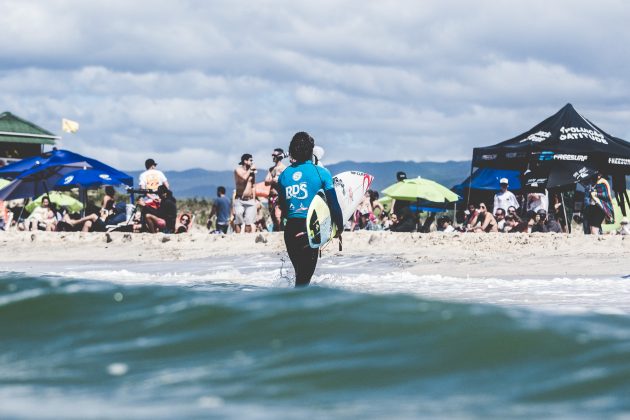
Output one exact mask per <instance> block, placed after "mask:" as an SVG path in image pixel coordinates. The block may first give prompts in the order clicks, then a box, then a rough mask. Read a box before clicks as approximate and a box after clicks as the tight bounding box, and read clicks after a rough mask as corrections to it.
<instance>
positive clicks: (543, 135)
mask: <svg viewBox="0 0 630 420" xmlns="http://www.w3.org/2000/svg"><path fill="white" fill-rule="evenodd" d="M549 137H551V133H550V132H549V131H539V132H537V133H534V134H530V135H529V136H527V137H526V138H524V139H523V140H521V141H519V143H524V142H526V141H531V142H533V143H540V142H543V141H545V140H547V139H548V138H549Z"/></svg>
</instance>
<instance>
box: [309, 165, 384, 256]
mask: <svg viewBox="0 0 630 420" xmlns="http://www.w3.org/2000/svg"><path fill="white" fill-rule="evenodd" d="M373 179H374V177H373V176H372V175H370V174H366V173H365V172H359V171H346V172H342V173H340V174H337V175H335V176H334V177H333V185H334V186H335V192H336V193H337V201H339V206H340V207H341V214H342V215H343V220H344V222H346V221H348V220H350V218H351V217H352V216H353V214H354V212H355V211H356V209H357V207H359V204H361V201H363V197H364V195H365V192H366V191H367V190H368V189H369V188H370V186H371V185H372V180H373ZM306 226H307V234H308V241H309V245H310V246H311V248H321V247H323V246H324V245H326V244H327V243H328V242H330V240H331V239H332V238H333V237H334V236H335V234H336V233H337V229H342V230H343V226H335V224H334V223H333V222H332V219H331V215H330V209H329V208H328V204H327V203H326V197H325V195H324V193H323V191H320V192H319V193H318V195H317V196H316V197H315V198H314V199H313V201H312V202H311V205H310V206H309V208H308V213H307V216H306Z"/></svg>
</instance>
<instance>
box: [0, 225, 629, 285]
mask: <svg viewBox="0 0 630 420" xmlns="http://www.w3.org/2000/svg"><path fill="white" fill-rule="evenodd" d="M338 249H339V248H338V243H337V241H334V242H333V243H331V244H329V246H328V247H327V248H326V249H324V251H323V255H324V256H326V257H331V256H332V257H334V258H335V259H337V258H338V259H340V260H342V259H343V258H348V257H352V256H359V255H360V256H363V257H366V256H367V257H369V260H370V261H375V262H379V263H390V264H392V265H394V266H395V267H396V268H397V269H398V270H401V269H402V270H404V271H408V272H410V273H413V274H419V275H422V274H442V275H450V276H456V277H466V276H474V277H493V276H501V277H506V276H560V277H561V276H569V277H576V276H578V277H579V276H587V277H591V278H592V277H597V276H625V275H628V274H630V269H629V268H628V261H627V258H628V255H630V238H628V237H624V236H616V235H603V236H592V235H582V234H573V235H566V234H441V233H431V234H421V233H392V232H368V231H362V232H355V233H352V234H349V233H348V234H346V235H344V237H343V250H342V251H341V252H339V250H338ZM0 253H1V255H2V256H3V258H2V259H3V260H4V261H5V262H7V263H11V264H16V263H19V264H22V263H24V265H25V266H26V265H28V264H29V263H42V262H48V261H50V262H78V261H80V262H83V263H89V262H107V261H119V262H133V261H143V262H159V261H181V260H193V259H203V258H212V257H213V256H238V255H242V256H243V258H247V259H249V260H251V259H252V258H253V259H255V258H256V257H257V256H261V255H264V256H266V257H269V256H273V255H277V256H278V258H282V257H283V256H286V252H285V250H284V240H283V236H282V234H280V233H262V234H242V235H210V234H206V233H202V232H193V233H191V234H187V235H163V234H156V235H151V234H125V233H107V234H106V233H46V232H5V233H2V234H1V235H0Z"/></svg>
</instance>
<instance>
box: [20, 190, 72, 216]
mask: <svg viewBox="0 0 630 420" xmlns="http://www.w3.org/2000/svg"><path fill="white" fill-rule="evenodd" d="M45 196H46V194H42V195H40V196H39V197H37V199H36V200H33V201H31V202H30V203H29V204H27V205H26V207H25V209H26V211H28V212H29V213H31V212H32V211H33V210H34V209H35V207H37V206H39V205H40V204H41V202H42V198H44V197H45ZM48 196H49V197H50V202H51V203H54V204H55V205H57V207H65V208H67V209H68V211H69V212H70V213H78V212H80V211H81V210H82V209H83V204H82V203H81V202H80V201H79V200H77V199H76V198H74V197H72V196H71V195H68V194H64V193H62V192H59V191H51V192H50V193H49V194H48Z"/></svg>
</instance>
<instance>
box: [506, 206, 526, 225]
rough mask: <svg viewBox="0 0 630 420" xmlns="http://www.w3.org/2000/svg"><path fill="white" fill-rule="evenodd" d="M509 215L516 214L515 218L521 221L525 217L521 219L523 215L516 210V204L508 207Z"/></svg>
mask: <svg viewBox="0 0 630 420" xmlns="http://www.w3.org/2000/svg"><path fill="white" fill-rule="evenodd" d="M507 215H512V216H514V218H515V219H516V220H517V221H518V222H519V223H520V222H522V221H523V219H521V217H520V216H519V215H518V212H517V211H516V207H514V206H510V207H508V209H507ZM507 215H506V216H507Z"/></svg>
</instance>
